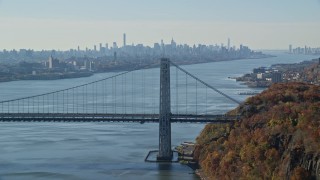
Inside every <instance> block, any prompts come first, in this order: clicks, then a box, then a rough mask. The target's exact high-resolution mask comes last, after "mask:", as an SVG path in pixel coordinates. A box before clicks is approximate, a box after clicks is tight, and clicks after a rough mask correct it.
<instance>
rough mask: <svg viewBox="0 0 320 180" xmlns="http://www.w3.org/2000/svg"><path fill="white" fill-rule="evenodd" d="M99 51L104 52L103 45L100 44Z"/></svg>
mask: <svg viewBox="0 0 320 180" xmlns="http://www.w3.org/2000/svg"><path fill="white" fill-rule="evenodd" d="M99 51H100V52H102V43H100V47H99Z"/></svg>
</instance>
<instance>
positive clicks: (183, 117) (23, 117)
mask: <svg viewBox="0 0 320 180" xmlns="http://www.w3.org/2000/svg"><path fill="white" fill-rule="evenodd" d="M237 119H238V116H226V115H191V114H172V115H171V122H180V123H227V122H232V121H235V120H237ZM0 121H1V122H138V123H145V122H154V123H156V122H159V114H81V113H80V114H79V113H77V114H73V113H69V114H64V113H0Z"/></svg>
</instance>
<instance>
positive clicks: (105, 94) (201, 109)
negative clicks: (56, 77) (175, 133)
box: [0, 58, 240, 161]
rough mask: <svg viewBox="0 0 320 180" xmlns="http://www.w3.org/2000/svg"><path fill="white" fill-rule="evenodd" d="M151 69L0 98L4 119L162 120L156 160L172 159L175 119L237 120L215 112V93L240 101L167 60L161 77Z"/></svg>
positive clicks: (197, 121) (50, 120) (179, 120)
mask: <svg viewBox="0 0 320 180" xmlns="http://www.w3.org/2000/svg"><path fill="white" fill-rule="evenodd" d="M171 66H172V67H173V68H170V67H171ZM147 70H148V66H145V67H140V68H137V69H134V70H131V71H126V72H122V73H119V74H115V75H113V76H110V77H107V78H103V79H101V80H97V81H93V82H90V83H85V84H82V85H78V86H75V87H70V88H66V89H61V90H57V91H52V92H49V93H43V94H38V95H32V96H28V97H22V98H16V99H11V100H3V101H0V121H2V122H139V123H145V122H155V123H159V151H158V156H157V158H158V160H160V161H170V160H171V159H172V150H171V123H174V122H176V123H226V122H231V121H235V120H237V119H238V116H236V115H235V116H228V115H225V114H217V113H215V112H214V110H213V109H212V104H213V98H212V97H215V96H212V95H211V94H212V93H213V94H218V95H220V96H221V97H223V98H225V99H226V100H229V101H231V102H233V103H235V104H240V102H239V101H237V100H236V99H234V98H232V97H231V96H229V95H227V94H225V93H224V92H222V91H220V90H218V89H217V88H215V87H213V86H211V85H209V84H207V83H206V82H204V81H202V80H201V79H199V78H197V77H196V76H194V75H192V74H191V73H189V72H188V71H186V70H185V69H183V68H181V67H180V66H178V65H177V64H175V63H173V62H171V61H170V60H169V59H167V58H162V59H161V62H160V72H158V73H159V74H158V75H154V74H150V73H155V71H149V72H148V71H147ZM171 74H173V76H172V75H171ZM147 87H148V88H147ZM159 92H160V93H159Z"/></svg>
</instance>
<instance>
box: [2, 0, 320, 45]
mask: <svg viewBox="0 0 320 180" xmlns="http://www.w3.org/2000/svg"><path fill="white" fill-rule="evenodd" d="M319 32H320V0H267V1H266V0H241V1H239V0H161V1H159V0H0V50H2V49H7V50H10V49H35V50H42V49H48V50H50V49H56V50H68V49H71V48H73V49H76V48H77V46H80V48H81V49H85V47H88V48H91V49H92V48H93V46H94V45H98V44H99V43H103V44H105V43H108V44H109V45H111V44H112V43H113V42H117V44H118V45H119V46H122V44H123V43H122V37H123V33H126V36H127V44H132V43H134V44H139V43H142V44H144V45H149V46H153V43H156V42H160V41H161V39H163V40H164V42H165V43H170V41H171V39H172V38H173V39H174V40H175V41H176V42H177V43H178V44H185V43H186V44H189V45H193V44H219V45H220V44H221V43H224V44H225V45H226V44H227V39H228V38H230V39H231V45H235V46H237V47H238V46H239V45H240V44H244V45H248V46H249V47H251V48H252V49H287V48H288V46H289V44H292V45H293V47H297V46H301V47H304V46H305V45H307V46H311V47H320V33H319Z"/></svg>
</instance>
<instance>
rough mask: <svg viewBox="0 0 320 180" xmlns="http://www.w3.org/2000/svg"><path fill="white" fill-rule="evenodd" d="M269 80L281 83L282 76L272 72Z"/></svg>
mask: <svg viewBox="0 0 320 180" xmlns="http://www.w3.org/2000/svg"><path fill="white" fill-rule="evenodd" d="M271 79H272V82H273V83H279V82H282V74H281V73H279V72H273V73H272V75H271Z"/></svg>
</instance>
